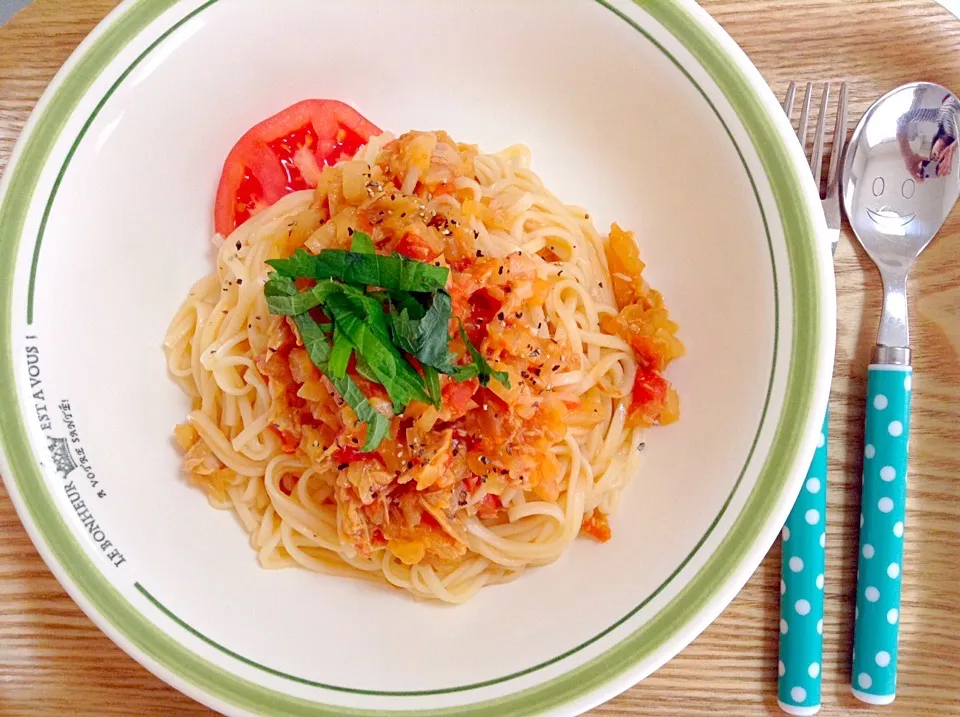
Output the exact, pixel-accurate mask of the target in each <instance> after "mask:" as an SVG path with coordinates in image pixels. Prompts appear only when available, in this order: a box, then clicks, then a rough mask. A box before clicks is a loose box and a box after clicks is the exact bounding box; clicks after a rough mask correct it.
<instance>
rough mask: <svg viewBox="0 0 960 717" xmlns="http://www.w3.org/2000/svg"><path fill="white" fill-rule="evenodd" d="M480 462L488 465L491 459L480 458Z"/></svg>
mask: <svg viewBox="0 0 960 717" xmlns="http://www.w3.org/2000/svg"><path fill="white" fill-rule="evenodd" d="M480 462H481V463H483V465H487V464H488V463H489V462H490V459H489V458H487V457H486V456H480Z"/></svg>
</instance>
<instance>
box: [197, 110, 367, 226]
mask: <svg viewBox="0 0 960 717" xmlns="http://www.w3.org/2000/svg"><path fill="white" fill-rule="evenodd" d="M380 133H381V130H380V128H379V127H377V126H376V125H375V124H373V123H372V122H370V121H369V120H368V119H366V118H365V117H364V116H363V115H361V114H360V113H359V112H357V111H356V110H355V109H353V108H352V107H350V106H349V105H346V104H344V103H343V102H338V101H337V100H313V99H311V100H302V101H300V102H297V103H296V104H293V105H291V106H290V107H287V108H286V109H284V110H281V111H280V112H278V113H277V114H275V115H273V116H272V117H268V118H267V119H265V120H263V121H262V122H260V123H258V124H256V125H254V126H253V127H251V128H250V129H249V130H247V132H246V133H245V134H244V135H243V136H242V137H241V138H240V139H239V140H237V143H236V144H235V145H234V146H233V148H232V149H231V150H230V153H229V154H228V155H227V158H226V160H224V163H223V171H222V173H221V175H220V183H219V185H218V187H217V198H216V204H215V207H214V227H215V229H216V231H217V232H218V233H219V234H222V235H224V236H226V235H228V234H229V233H230V232H232V231H233V230H234V229H236V228H237V227H238V226H239V225H240V224H242V223H243V222H244V221H246V220H247V219H249V218H250V217H251V216H253V215H254V214H256V213H257V212H258V211H260V210H262V209H265V208H266V207H268V206H270V205H271V204H273V203H274V202H276V201H277V200H278V199H280V198H281V197H283V196H285V195H286V194H289V193H290V192H295V191H297V190H300V189H310V188H312V187H314V186H316V179H315V177H313V176H310V173H304V172H302V171H301V167H300V166H298V160H299V161H300V163H302V162H303V160H304V159H307V158H309V160H310V162H311V164H313V166H314V167H316V168H322V167H325V166H328V165H331V164H336V163H337V162H338V161H339V160H340V159H342V158H343V157H345V156H352V155H353V154H355V153H356V151H357V150H358V149H359V148H360V147H361V146H362V145H364V144H366V143H367V141H368V140H369V139H370V137H373V136H375V135H378V134H380Z"/></svg>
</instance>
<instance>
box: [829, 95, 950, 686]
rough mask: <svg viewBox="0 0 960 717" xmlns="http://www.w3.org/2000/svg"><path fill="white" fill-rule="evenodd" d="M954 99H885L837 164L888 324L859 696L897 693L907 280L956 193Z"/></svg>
mask: <svg viewBox="0 0 960 717" xmlns="http://www.w3.org/2000/svg"><path fill="white" fill-rule="evenodd" d="M958 125H960V101H958V100H957V97H956V96H955V95H954V94H953V93H952V92H950V91H949V90H947V89H946V88H944V87H941V86H940V85H935V84H932V83H929V82H916V83H912V84H909V85H904V86H903V87H900V88H897V89H896V90H893V91H892V92H890V93H888V94H886V95H884V96H883V97H881V98H880V99H879V100H877V102H875V103H874V104H873V106H872V107H871V108H870V109H869V110H867V113H866V114H865V115H864V116H863V119H861V120H860V124H859V125H858V126H857V128H856V130H855V131H854V133H853V137H852V138H851V140H850V145H849V148H848V150H847V155H846V157H845V158H844V164H843V175H842V191H843V204H844V208H845V209H846V212H847V217H848V219H849V220H850V224H851V225H852V226H853V231H854V233H855V234H856V235H857V239H859V240H860V243H861V244H862V245H863V248H864V249H865V250H866V252H867V254H869V255H870V258H871V259H873V262H874V263H875V264H876V265H877V268H878V269H879V270H880V276H881V277H882V278H883V291H884V294H883V315H882V317H881V319H880V332H879V335H878V336H877V347H876V350H875V352H874V359H873V363H872V364H871V365H870V368H869V370H868V373H867V411H866V428H865V432H864V434H865V435H864V443H865V445H864V461H863V495H862V500H861V504H860V511H861V514H860V554H859V567H858V570H857V611H856V615H855V627H854V641H853V672H852V674H851V681H850V686H851V688H852V690H853V694H854V695H855V696H856V697H857V699H859V700H861V701H863V702H868V703H870V704H888V703H890V702H892V701H893V699H894V697H895V696H896V683H897V641H898V637H899V624H900V574H901V570H902V563H903V520H904V514H905V504H906V497H907V438H908V436H909V433H910V395H911V387H912V369H911V367H910V333H909V329H908V323H907V274H908V273H909V272H910V269H911V267H912V266H913V264H914V262H915V261H916V260H917V257H918V256H919V255H920V252H921V251H923V250H924V249H925V248H926V246H927V245H928V244H929V243H930V241H931V240H932V239H933V237H934V235H935V234H936V233H937V231H939V229H940V227H942V226H943V223H944V221H946V218H947V216H948V215H949V214H950V211H951V210H952V209H953V206H954V204H955V203H956V201H957V197H958V195H960V176H958V175H960V171H958V170H960V149H958V145H960V130H958Z"/></svg>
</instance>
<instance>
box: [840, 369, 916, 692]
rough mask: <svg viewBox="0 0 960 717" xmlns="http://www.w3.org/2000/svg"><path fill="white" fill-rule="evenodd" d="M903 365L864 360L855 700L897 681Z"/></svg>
mask: <svg viewBox="0 0 960 717" xmlns="http://www.w3.org/2000/svg"><path fill="white" fill-rule="evenodd" d="M912 383H913V371H912V369H911V368H910V367H909V366H881V365H876V364H874V365H873V366H870V369H869V371H868V373H867V422H866V430H865V435H864V449H863V495H862V499H861V502H860V557H859V567H858V569H857V608H856V613H855V615H854V630H853V672H852V673H851V680H850V686H851V688H852V689H853V694H854V695H855V696H856V697H857V699H859V700H861V701H863V702H867V703H870V704H875V705H883V704H889V703H890V702H893V698H894V696H895V695H896V688H897V640H898V638H899V634H900V580H901V577H900V576H901V572H902V569H903V567H902V566H903V522H904V514H905V512H906V502H907V438H908V436H909V435H910V395H911V388H912Z"/></svg>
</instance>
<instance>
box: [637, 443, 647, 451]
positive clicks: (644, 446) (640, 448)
mask: <svg viewBox="0 0 960 717" xmlns="http://www.w3.org/2000/svg"><path fill="white" fill-rule="evenodd" d="M646 447H647V444H646V443H641V444H640V445H639V446H637V450H638V451H640V452H641V453H643V449H644V448H646Z"/></svg>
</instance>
